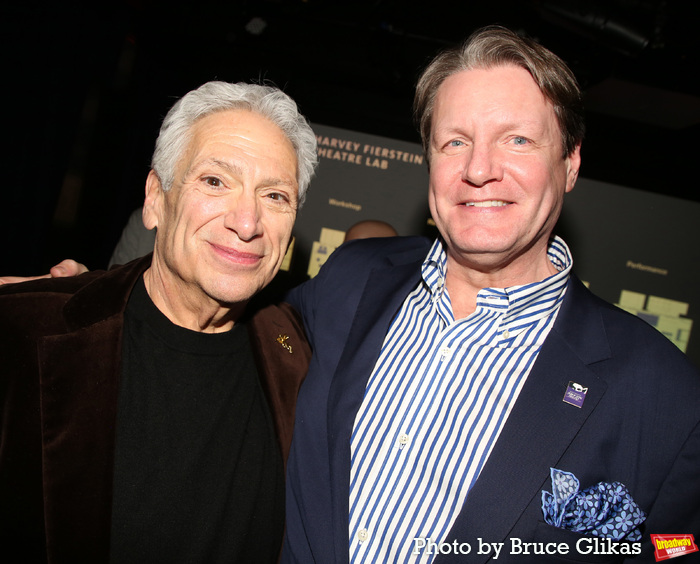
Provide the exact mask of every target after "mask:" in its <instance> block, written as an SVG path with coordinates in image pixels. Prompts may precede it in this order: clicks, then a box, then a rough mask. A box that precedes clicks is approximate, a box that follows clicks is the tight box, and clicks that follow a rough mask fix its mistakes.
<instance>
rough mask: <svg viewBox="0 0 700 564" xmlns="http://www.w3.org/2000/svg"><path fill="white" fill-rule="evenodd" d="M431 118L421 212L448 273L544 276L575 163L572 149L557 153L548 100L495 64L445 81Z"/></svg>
mask: <svg viewBox="0 0 700 564" xmlns="http://www.w3.org/2000/svg"><path fill="white" fill-rule="evenodd" d="M433 116H434V117H433V125H432V131H431V141H430V196H429V198H430V209H431V212H432V215H433V219H434V220H435V223H436V224H437V227H438V229H439V231H440V233H441V235H442V236H443V239H444V240H445V242H446V245H447V255H448V273H449V272H450V270H449V268H450V266H452V265H456V266H458V267H466V268H471V269H476V270H478V271H480V272H486V273H488V272H501V273H502V274H503V276H504V277H505V278H506V279H510V280H511V283H512V280H513V279H514V278H515V279H516V280H517V281H516V282H515V283H527V282H532V281H535V280H541V279H543V278H545V277H546V276H547V275H548V274H549V273H551V267H550V265H549V261H548V260H547V257H546V250H547V242H548V239H549V237H550V234H551V232H552V230H553V228H554V225H555V223H556V221H557V219H558V217H559V213H560V211H561V206H562V202H563V197H564V193H565V192H568V191H569V190H571V189H572V188H573V186H574V183H575V181H576V177H577V175H578V169H579V166H580V155H579V148H578V147H577V148H576V150H575V151H574V152H573V153H572V154H571V155H569V156H567V157H563V156H562V135H561V130H560V128H559V124H558V122H557V119H556V116H555V113H554V108H553V107H552V104H551V103H550V102H548V101H547V100H546V99H545V98H544V96H543V95H542V93H541V92H540V90H539V89H538V87H537V85H536V84H535V82H534V80H533V79H532V77H531V76H530V74H529V73H528V72H527V71H526V70H525V69H522V68H520V67H516V66H500V67H495V68H491V69H473V70H467V71H462V72H459V73H457V74H454V75H452V76H450V77H449V78H447V79H446V80H445V81H444V82H443V84H442V85H441V86H440V89H439V90H438V93H437V96H436V101H435V109H434V114H433ZM453 268H454V266H453ZM543 269H544V270H543Z"/></svg>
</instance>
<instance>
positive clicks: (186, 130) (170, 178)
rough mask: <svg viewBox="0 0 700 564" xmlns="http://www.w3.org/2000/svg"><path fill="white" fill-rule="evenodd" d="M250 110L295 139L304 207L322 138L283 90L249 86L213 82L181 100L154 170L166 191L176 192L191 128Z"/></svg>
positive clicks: (163, 131) (161, 137) (161, 138)
mask: <svg viewBox="0 0 700 564" xmlns="http://www.w3.org/2000/svg"><path fill="white" fill-rule="evenodd" d="M238 109H243V110H249V111H251V112H255V113H257V114H260V115H261V116H263V117H266V118H267V119H269V120H270V121H271V122H272V123H274V124H275V125H276V126H277V127H279V128H280V129H281V130H282V132H283V133H284V134H285V135H286V137H287V139H289V141H290V143H291V144H292V146H293V147H294V150H295V151H296V155H297V183H298V185H299V196H298V197H299V206H301V205H302V204H303V203H304V198H305V196H306V189H307V188H308V186H309V182H310V181H311V178H312V176H313V175H314V170H315V168H316V165H317V164H318V157H317V154H316V135H315V134H314V132H313V130H312V129H311V126H310V125H309V124H308V123H307V121H306V118H304V116H302V115H301V114H300V113H299V110H298V108H297V105H296V102H294V100H292V99H291V98H290V97H289V96H288V95H287V94H285V93H284V92H282V91H281V90H280V89H279V88H275V87H273V86H263V85H260V84H247V83H245V82H238V83H228V82H221V81H212V82H207V83H205V84H203V85H202V86H200V87H199V88H197V89H196V90H192V91H191V92H188V93H187V94H185V95H184V96H183V97H182V98H180V99H179V100H178V101H177V102H176V103H175V105H174V106H173V107H172V108H171V109H170V111H169V112H168V113H167V115H166V116H165V119H164V120H163V124H162V125H161V127H160V133H159V134H158V139H157V140H156V148H155V150H154V151H153V158H152V160H151V168H152V169H153V170H154V171H155V173H156V174H157V175H158V178H159V180H160V182H161V185H162V186H163V190H164V191H168V190H170V188H172V185H173V182H174V180H175V169H176V165H177V161H178V160H179V159H180V158H181V157H182V155H183V153H184V151H185V149H186V148H187V145H188V144H189V142H190V137H191V128H192V126H193V125H194V123H195V122H196V121H197V120H199V119H202V118H203V117H205V116H208V115H210V114H213V113H215V112H221V111H225V110H238Z"/></svg>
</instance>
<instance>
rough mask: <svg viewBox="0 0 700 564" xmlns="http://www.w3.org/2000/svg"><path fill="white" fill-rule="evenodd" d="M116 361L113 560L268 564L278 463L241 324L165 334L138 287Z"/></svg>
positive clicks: (278, 531)
mask: <svg viewBox="0 0 700 564" xmlns="http://www.w3.org/2000/svg"><path fill="white" fill-rule="evenodd" d="M122 362H123V366H122V380H121V384H120V393H119V406H118V414H117V433H116V449H115V464H114V501H113V508H112V543H111V560H112V562H115V563H129V564H132V563H139V562H143V563H146V562H147V563H149V564H150V563H158V562H163V563H166V562H167V563H180V562H182V563H195V562H196V563H207V564H209V563H219V562H221V563H224V562H225V563H227V564H230V563H233V562H255V563H263V562H275V561H276V558H277V556H278V553H279V548H280V544H281V538H282V531H283V526H284V476H283V470H282V459H281V454H280V451H279V446H278V442H277V439H276V437H275V433H274V427H273V423H272V418H271V416H270V413H269V409H268V407H267V403H266V400H265V397H264V394H263V391H262V388H261V387H260V384H259V381H258V377H257V371H256V367H255V364H254V361H253V356H252V351H251V347H250V342H249V339H248V333H247V331H246V328H245V326H244V325H240V324H236V325H235V326H234V328H233V329H232V330H231V331H228V332H226V333H218V334H210V333H199V332H196V331H190V330H188V329H184V328H182V327H179V326H177V325H174V324H173V323H171V322H170V320H168V319H167V317H165V316H164V315H163V314H162V313H161V312H160V311H159V310H158V309H157V308H156V307H155V305H154V304H153V302H152V301H151V300H150V298H149V296H148V294H147V292H146V289H145V286H144V283H143V280H140V281H139V283H138V284H137V285H136V287H135V288H134V291H133V292H132V295H131V297H130V298H129V303H128V305H127V309H126V313H125V324H124V344H123V350H122Z"/></svg>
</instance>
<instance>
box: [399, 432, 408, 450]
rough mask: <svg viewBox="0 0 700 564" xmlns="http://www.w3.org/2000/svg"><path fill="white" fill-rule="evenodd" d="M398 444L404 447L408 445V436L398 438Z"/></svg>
mask: <svg viewBox="0 0 700 564" xmlns="http://www.w3.org/2000/svg"><path fill="white" fill-rule="evenodd" d="M399 444H400V445H401V446H402V447H404V446H406V445H407V444H408V435H407V434H406V433H404V434H403V435H401V436H400V437H399Z"/></svg>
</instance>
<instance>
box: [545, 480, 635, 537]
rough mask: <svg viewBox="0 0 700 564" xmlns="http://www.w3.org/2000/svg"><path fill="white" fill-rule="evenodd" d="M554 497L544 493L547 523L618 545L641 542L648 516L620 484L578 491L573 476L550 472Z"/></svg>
mask: <svg viewBox="0 0 700 564" xmlns="http://www.w3.org/2000/svg"><path fill="white" fill-rule="evenodd" d="M550 474H551V477H552V493H549V492H546V491H542V511H543V513H544V520H545V522H546V523H549V524H550V525H554V526H555V527H559V528H562V529H568V530H569V531H574V532H577V533H583V534H586V535H593V536H596V537H602V538H608V539H613V540H616V541H621V540H626V541H638V540H640V539H641V538H642V535H641V532H640V531H639V525H641V524H642V523H643V522H644V519H646V514H645V513H644V511H642V510H641V509H640V508H639V506H638V505H637V504H636V503H635V502H634V500H633V499H632V496H631V495H630V493H629V492H628V491H627V488H626V487H625V486H624V485H623V484H621V483H620V482H613V483H612V484H609V483H607V482H600V483H598V484H596V485H595V486H591V487H590V488H586V489H585V490H583V491H579V481H578V479H577V478H576V476H574V475H573V474H572V473H571V472H564V471H563V470H557V469H556V468H551V469H550Z"/></svg>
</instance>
